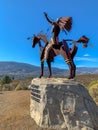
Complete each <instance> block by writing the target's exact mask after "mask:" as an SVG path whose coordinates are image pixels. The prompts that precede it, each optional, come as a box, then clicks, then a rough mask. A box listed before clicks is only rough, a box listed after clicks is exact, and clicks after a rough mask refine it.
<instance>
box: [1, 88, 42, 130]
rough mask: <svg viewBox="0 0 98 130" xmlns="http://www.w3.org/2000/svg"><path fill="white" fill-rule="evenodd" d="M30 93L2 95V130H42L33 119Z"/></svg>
mask: <svg viewBox="0 0 98 130" xmlns="http://www.w3.org/2000/svg"><path fill="white" fill-rule="evenodd" d="M29 107H30V91H26V90H25V91H9V92H3V93H2V94H1V93H0V130H42V129H41V128H39V127H38V126H37V125H36V124H35V122H34V121H33V120H32V119H31V117H30V114H29V110H30V108H29Z"/></svg>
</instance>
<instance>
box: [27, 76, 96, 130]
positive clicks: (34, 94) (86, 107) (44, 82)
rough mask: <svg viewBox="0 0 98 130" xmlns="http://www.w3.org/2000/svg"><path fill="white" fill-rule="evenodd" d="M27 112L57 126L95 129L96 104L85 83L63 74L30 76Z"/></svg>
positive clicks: (44, 125) (67, 129)
mask: <svg viewBox="0 0 98 130" xmlns="http://www.w3.org/2000/svg"><path fill="white" fill-rule="evenodd" d="M30 89H31V101H30V114H31V117H32V118H33V119H34V120H35V122H36V123H37V125H39V126H40V127H42V128H51V129H56V130H62V129H63V130H98V107H97V105H96V104H95V102H94V101H93V99H92V98H91V96H90V95H89V93H88V91H87V90H86V89H85V87H84V86H82V85H81V84H79V83H78V82H76V81H74V80H68V79H64V78H50V79H45V78H42V79H38V78H36V79H33V80H32V82H31V85H30Z"/></svg>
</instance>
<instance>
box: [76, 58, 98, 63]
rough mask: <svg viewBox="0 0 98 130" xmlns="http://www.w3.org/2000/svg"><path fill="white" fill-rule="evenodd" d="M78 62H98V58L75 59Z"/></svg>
mask: <svg viewBox="0 0 98 130" xmlns="http://www.w3.org/2000/svg"><path fill="white" fill-rule="evenodd" d="M75 60H76V61H91V62H98V59H97V58H87V57H75Z"/></svg>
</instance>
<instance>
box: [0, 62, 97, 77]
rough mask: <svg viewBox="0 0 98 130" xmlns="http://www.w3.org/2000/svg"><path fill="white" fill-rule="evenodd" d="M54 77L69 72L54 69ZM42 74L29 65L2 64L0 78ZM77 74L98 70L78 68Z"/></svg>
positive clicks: (93, 72)
mask: <svg viewBox="0 0 98 130" xmlns="http://www.w3.org/2000/svg"><path fill="white" fill-rule="evenodd" d="M52 71H53V75H54V76H55V75H61V76H62V75H68V70H66V69H59V68H52ZM39 74H40V67H37V66H34V65H30V64H27V63H18V62H0V77H3V76H5V75H10V76H14V77H15V78H26V77H35V76H38V75H39ZM45 74H46V75H47V74H48V68H47V67H45ZM77 74H98V68H86V67H82V68H77Z"/></svg>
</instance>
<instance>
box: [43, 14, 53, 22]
mask: <svg viewBox="0 0 98 130" xmlns="http://www.w3.org/2000/svg"><path fill="white" fill-rule="evenodd" d="M44 15H45V18H46V19H47V21H48V22H49V23H51V24H53V21H52V20H50V19H49V17H48V15H47V13H46V12H44Z"/></svg>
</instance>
